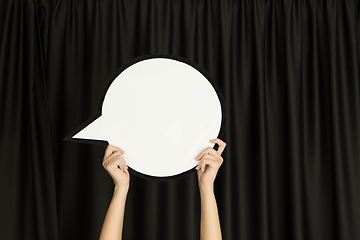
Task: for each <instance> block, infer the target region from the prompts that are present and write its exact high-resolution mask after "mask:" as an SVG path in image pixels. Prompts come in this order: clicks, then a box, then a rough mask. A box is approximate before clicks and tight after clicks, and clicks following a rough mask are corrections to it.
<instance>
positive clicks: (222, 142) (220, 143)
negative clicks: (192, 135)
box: [210, 138, 226, 154]
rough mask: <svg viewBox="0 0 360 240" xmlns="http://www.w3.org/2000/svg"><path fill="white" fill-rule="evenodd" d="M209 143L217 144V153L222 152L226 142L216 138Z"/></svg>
mask: <svg viewBox="0 0 360 240" xmlns="http://www.w3.org/2000/svg"><path fill="white" fill-rule="evenodd" d="M210 142H211V143H217V145H219V148H218V150H217V152H218V153H220V154H222V153H223V151H224V149H225V147H226V143H225V142H224V141H222V140H220V139H218V138H216V139H213V140H210Z"/></svg>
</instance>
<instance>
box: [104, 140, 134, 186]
mask: <svg viewBox="0 0 360 240" xmlns="http://www.w3.org/2000/svg"><path fill="white" fill-rule="evenodd" d="M124 153H125V151H123V150H122V149H120V148H118V147H115V146H112V145H109V146H108V147H107V148H106V150H105V155H104V159H103V163H102V165H103V167H104V168H105V170H106V171H107V172H108V173H109V174H110V176H111V177H112V179H113V181H114V184H115V187H126V188H128V187H129V184H130V174H129V171H128V170H127V169H128V167H127V166H126V162H125V159H124V157H123V156H122V154H124Z"/></svg>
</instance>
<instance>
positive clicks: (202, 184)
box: [196, 139, 226, 240]
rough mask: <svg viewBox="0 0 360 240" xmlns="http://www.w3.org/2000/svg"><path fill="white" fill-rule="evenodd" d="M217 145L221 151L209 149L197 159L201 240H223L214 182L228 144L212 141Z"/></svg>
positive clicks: (218, 140) (216, 140) (217, 140)
mask: <svg viewBox="0 0 360 240" xmlns="http://www.w3.org/2000/svg"><path fill="white" fill-rule="evenodd" d="M211 142H212V143H217V144H218V145H219V149H218V150H217V151H215V150H214V149H213V148H210V147H209V148H207V149H205V150H204V151H203V152H201V153H200V154H199V155H198V156H197V157H196V159H197V160H199V161H200V162H199V164H198V166H197V167H196V170H198V171H197V173H198V181H199V189H200V197H201V222H200V240H221V239H222V235H221V227H220V220H219V214H218V208H217V204H216V199H215V194H214V181H215V178H216V174H217V172H218V170H219V168H220V166H221V164H222V162H223V158H222V157H221V153H222V152H223V151H224V149H225V146H226V143H225V142H223V141H221V140H220V139H214V140H211Z"/></svg>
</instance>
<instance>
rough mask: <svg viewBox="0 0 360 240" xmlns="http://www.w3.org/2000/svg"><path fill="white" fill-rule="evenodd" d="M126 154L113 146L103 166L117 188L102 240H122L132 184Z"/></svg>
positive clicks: (107, 152) (105, 222)
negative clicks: (126, 207)
mask: <svg viewBox="0 0 360 240" xmlns="http://www.w3.org/2000/svg"><path fill="white" fill-rule="evenodd" d="M124 153H125V152H124V151H123V150H121V149H120V148H117V147H114V146H111V145H109V146H108V147H107V148H106V150H105V155H104V160H103V166H104V168H105V169H106V171H108V173H109V174H110V176H111V177H112V179H113V180H114V184H115V188H114V195H113V197H112V199H111V203H110V205H109V208H108V211H107V213H106V217H105V220H104V223H103V226H102V229H101V233H100V240H121V239H122V230H123V222H124V212H125V203H126V196H127V193H128V190H129V184H130V175H129V172H128V171H127V166H126V163H125V160H124V158H123V156H122V154H124Z"/></svg>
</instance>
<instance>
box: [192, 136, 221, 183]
mask: <svg viewBox="0 0 360 240" xmlns="http://www.w3.org/2000/svg"><path fill="white" fill-rule="evenodd" d="M210 142H211V143H217V144H218V145H219V148H218V150H217V151H216V150H215V149H213V148H211V147H208V148H206V149H205V150H204V151H202V152H201V153H200V154H199V155H198V156H197V157H196V158H195V159H196V160H197V161H200V162H199V164H198V165H197V167H196V170H197V175H198V182H199V188H200V189H202V188H206V187H209V188H212V187H213V184H214V181H215V178H216V174H217V172H218V170H219V168H220V166H221V164H222V162H223V158H222V157H221V154H222V152H223V151H224V149H225V147H226V143H225V142H223V141H222V140H220V139H213V140H211V141H210Z"/></svg>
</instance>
